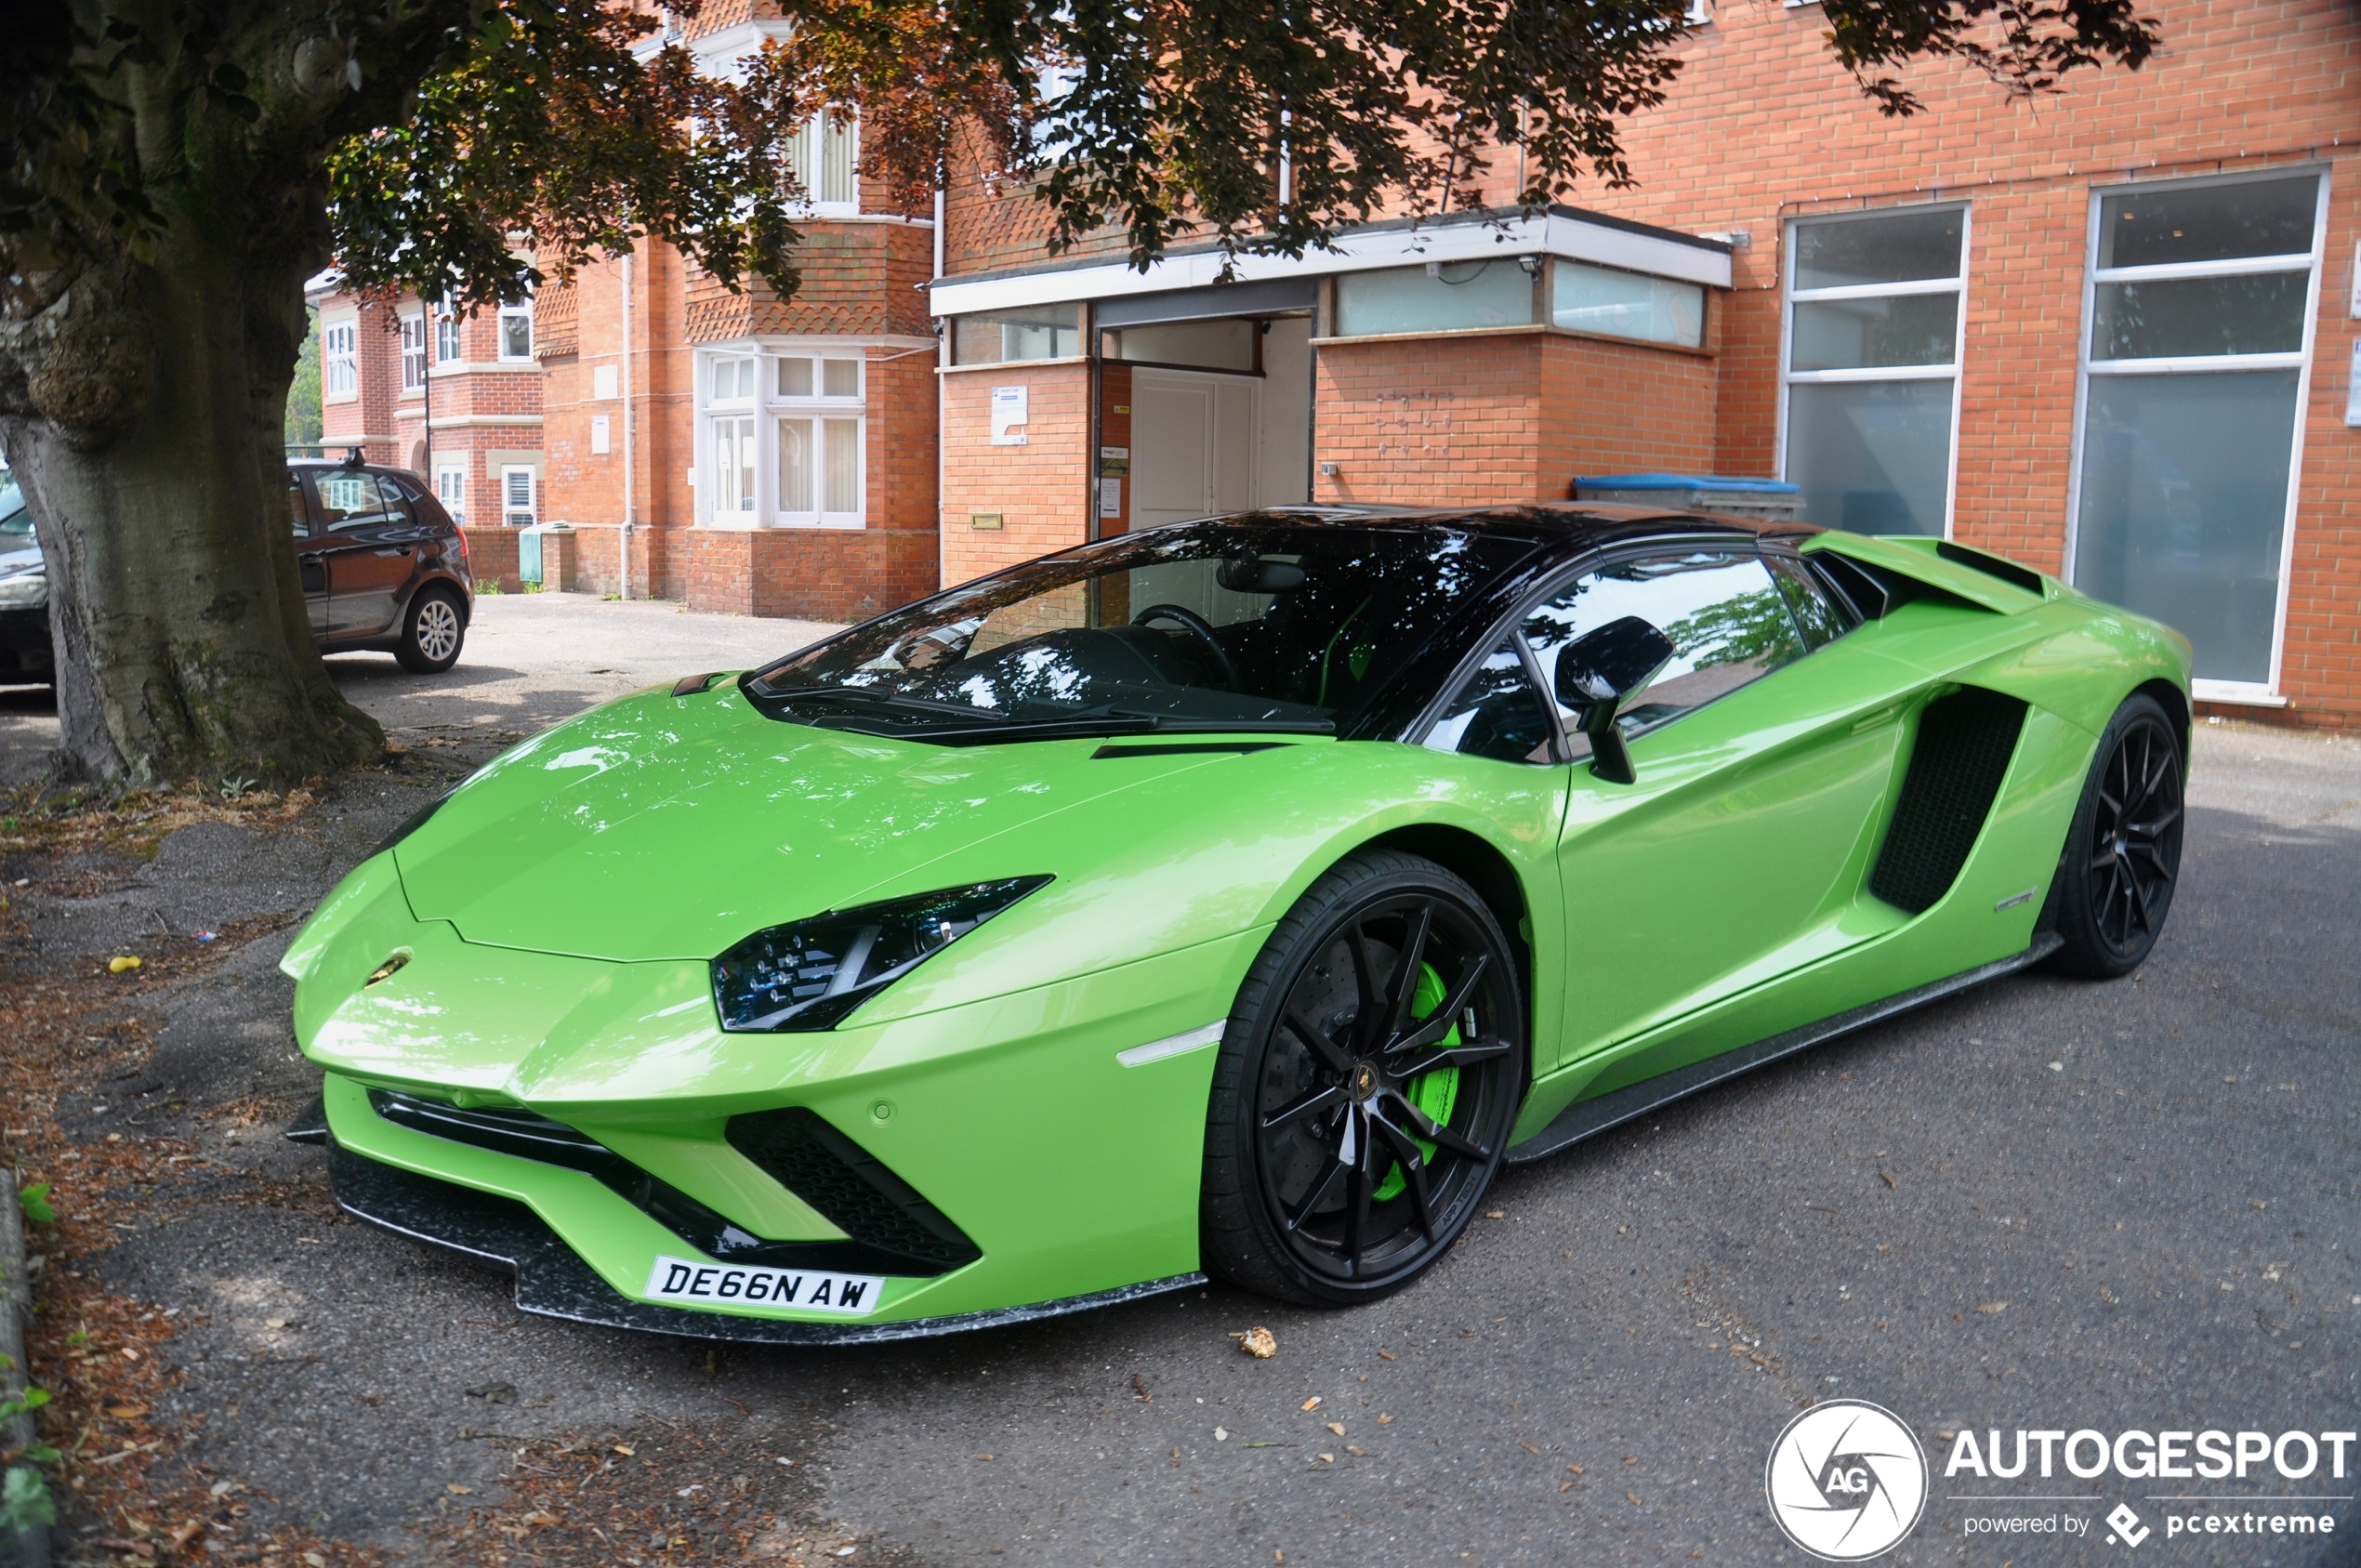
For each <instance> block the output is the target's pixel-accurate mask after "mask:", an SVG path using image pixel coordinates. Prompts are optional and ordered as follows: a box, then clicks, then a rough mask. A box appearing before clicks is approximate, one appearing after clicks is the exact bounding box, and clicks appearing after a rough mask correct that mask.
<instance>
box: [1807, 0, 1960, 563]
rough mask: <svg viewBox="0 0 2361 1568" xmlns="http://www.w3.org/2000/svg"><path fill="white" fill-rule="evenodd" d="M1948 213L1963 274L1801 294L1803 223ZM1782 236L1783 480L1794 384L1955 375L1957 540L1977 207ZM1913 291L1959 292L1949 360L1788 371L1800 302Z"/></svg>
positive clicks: (1950, 498)
mask: <svg viewBox="0 0 2361 1568" xmlns="http://www.w3.org/2000/svg"><path fill="white" fill-rule="evenodd" d="M1800 3H1801V0H1788V4H1790V5H1796V4H1800ZM1946 210H1948V211H1956V212H1957V213H1959V275H1958V276H1957V277H1953V278H1919V279H1917V280H1914V281H1912V282H1910V283H1853V284H1848V285H1846V286H1845V287H1842V288H1814V289H1806V290H1804V291H1803V293H1802V294H1801V296H1798V294H1797V293H1796V286H1795V257H1796V231H1797V230H1798V229H1799V228H1804V227H1810V226H1812V225H1815V224H1822V223H1861V222H1868V221H1872V220H1875V219H1877V218H1880V217H1904V216H1906V215H1910V214H1914V213H1919V212H1940V211H1946ZM1781 238H1782V239H1783V240H1784V241H1785V242H1786V244H1785V249H1786V254H1785V255H1784V256H1782V257H1780V258H1779V293H1780V304H1779V412H1778V438H1777V445H1778V472H1779V478H1780V479H1781V480H1782V481H1785V480H1786V479H1787V401H1788V389H1790V388H1792V387H1798V386H1811V385H1813V384H1814V383H1826V382H1836V381H1935V380H1940V379H1941V378H1942V377H1944V376H1949V377H1950V378H1951V443H1950V452H1951V455H1950V460H1949V462H1948V463H1947V464H1946V469H1945V472H1944V476H1943V537H1944V538H1946V539H1948V538H1950V537H1951V529H1952V523H1953V520H1954V514H1955V513H1956V511H1957V509H1958V507H1959V403H1960V393H1959V389H1960V386H1961V384H1962V383H1963V382H1964V381H1965V380H1966V379H1967V359H1968V274H1969V271H1970V270H1971V268H1972V263H1973V260H1974V257H1975V213H1974V209H1973V207H1972V205H1971V204H1969V203H1966V202H1912V203H1909V204H1906V205H1902V206H1887V207H1868V208H1865V209H1863V210H1862V211H1859V212H1847V213H1819V214H1811V215H1806V216H1804V217H1791V218H1789V219H1787V232H1786V233H1785V234H1784V235H1782V236H1781ZM1906 294H1957V295H1958V296H1959V318H1958V328H1957V333H1956V336H1954V338H1953V341H1952V345H1951V362H1950V363H1949V364H1912V365H1865V366H1862V367H1861V368H1859V369H1855V370H1802V371H1799V370H1794V369H1791V368H1789V367H1790V366H1791V365H1792V364H1793V362H1794V357H1795V308H1796V306H1797V304H1798V303H1799V301H1800V303H1802V304H1806V305H1810V304H1814V303H1815V302H1819V301H1837V300H1845V299H1887V298H1893V297H1894V296H1900V295H1906Z"/></svg>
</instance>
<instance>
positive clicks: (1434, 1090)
mask: <svg viewBox="0 0 2361 1568" xmlns="http://www.w3.org/2000/svg"><path fill="white" fill-rule="evenodd" d="M1445 995H1447V993H1446V992H1445V991H1444V984H1443V977H1442V976H1441V975H1439V974H1437V973H1435V972H1434V966H1433V965H1432V964H1422V965H1420V966H1419V968H1418V990H1417V991H1416V992H1415V993H1413V994H1412V995H1411V997H1410V1016H1411V1017H1412V1018H1425V1017H1427V1016H1428V1015H1429V1014H1431V1013H1432V1012H1433V1011H1434V1009H1435V1008H1439V1007H1441V1006H1443V998H1444V996H1445ZM1458 1044H1459V1026H1458V1025H1457V1024H1456V1023H1455V1024H1453V1025H1452V1026H1451V1032H1450V1033H1449V1034H1445V1035H1444V1037H1443V1040H1442V1044H1441V1046H1440V1048H1441V1049H1443V1050H1454V1049H1457V1047H1458ZM1407 1091H1408V1094H1409V1097H1410V1103H1411V1104H1413V1105H1415V1106H1417V1107H1418V1109H1419V1110H1421V1111H1424V1112H1425V1113H1427V1114H1428V1115H1429V1116H1430V1117H1431V1118H1432V1119H1433V1120H1435V1121H1438V1122H1448V1121H1450V1120H1451V1107H1452V1106H1453V1105H1454V1104H1456V1103H1457V1100H1458V1098H1459V1070H1458V1069H1457V1067H1438V1068H1436V1069H1435V1070H1434V1071H1433V1072H1431V1073H1421V1074H1418V1076H1417V1077H1415V1078H1413V1079H1411V1080H1410V1082H1409V1084H1408V1086H1407ZM1379 1141H1380V1144H1382V1141H1383V1140H1379ZM1410 1141H1411V1142H1413V1143H1415V1144H1417V1145H1418V1153H1419V1155H1420V1157H1421V1158H1424V1159H1429V1160H1431V1159H1433V1158H1434V1145H1433V1144H1431V1143H1430V1142H1428V1141H1427V1140H1425V1139H1423V1138H1420V1137H1419V1136H1418V1134H1417V1133H1416V1132H1413V1133H1411V1134H1410ZM1408 1185H1409V1179H1407V1178H1406V1177H1405V1176H1404V1175H1403V1173H1402V1166H1401V1162H1399V1161H1398V1160H1397V1161H1396V1162H1395V1163H1394V1166H1393V1168H1392V1169H1391V1170H1389V1171H1387V1172H1386V1178H1385V1179H1384V1180H1383V1181H1380V1182H1378V1188H1377V1191H1376V1192H1371V1193H1370V1194H1369V1197H1370V1199H1371V1201H1372V1202H1375V1203H1383V1202H1385V1201H1386V1200H1387V1199H1388V1198H1391V1197H1393V1196H1395V1195H1396V1194H1398V1193H1399V1192H1401V1191H1402V1190H1403V1189H1404V1188H1405V1187H1406V1186H1408Z"/></svg>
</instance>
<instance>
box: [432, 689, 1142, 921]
mask: <svg viewBox="0 0 2361 1568" xmlns="http://www.w3.org/2000/svg"><path fill="white" fill-rule="evenodd" d="M1094 749H1096V747H1095V746H1094V745H1093V744H1090V743H1088V742H1065V743H1057V744H1018V745H979V746H963V747H957V746H937V745H923V744H915V743H912V742H908V741H901V740H884V739H877V738H874V737H870V736H865V735H859V734H851V733H847V732H845V731H835V730H824V729H817V728H813V727H811V726H809V725H802V724H791V723H781V722H777V721H774V720H772V719H769V718H764V717H762V716H761V715H760V714H758V713H757V712H755V711H754V710H753V708H752V707H751V705H749V704H748V703H747V702H746V700H745V697H744V696H743V695H741V694H740V693H739V692H737V690H736V689H735V688H734V686H725V687H723V688H722V689H721V690H719V691H718V692H707V693H700V694H698V695H695V696H692V697H686V698H676V697H672V696H670V695H668V694H666V693H664V692H648V693H643V694H641V695H640V696H637V697H631V698H627V699H625V700H623V701H621V702H618V703H614V704H612V705H608V706H606V707H603V708H600V709H597V710H596V711H594V712H591V713H588V714H586V715H584V716H583V717H581V718H576V719H574V720H573V721H572V722H570V723H566V724H562V725H560V726H559V727H558V728H556V729H554V730H551V731H548V732H547V733H546V734H543V735H540V736H537V737H536V738H534V740H532V741H529V742H527V743H526V744H523V745H521V746H519V747H518V748H517V749H515V750H514V751H511V752H508V754H506V755H505V756H503V757H501V758H499V759H497V760H496V761H495V762H493V763H492V764H491V765H490V766H488V767H486V768H485V769H484V770H483V771H481V772H480V773H478V774H477V775H475V776H474V777H473V778H471V779H469V780H468V782H467V783H466V784H462V785H461V786H460V787H459V788H458V790H457V791H455V793H454V794H453V795H452V796H451V797H450V798H449V799H448V800H447V801H446V802H445V803H444V804H443V806H442V808H441V810H437V811H436V812H435V813H434V815H433V816H432V817H431V818H429V820H428V821H427V822H426V824H424V825H423V826H421V827H419V828H418V829H417V830H416V831H415V832H414V833H412V834H411V835H410V836H409V837H406V838H404V839H402V841H401V843H400V844H399V845H398V846H397V847H396V848H395V850H394V859H395V862H396V863H397V864H398V866H399V867H400V872H401V879H402V890H403V892H404V894H405V895H406V897H407V899H408V902H409V905H410V909H411V912H412V914H414V915H415V916H416V917H417V918H419V919H421V920H442V921H448V922H449V923H450V924H451V926H452V927H453V929H455V930H456V931H457V933H458V934H459V936H460V937H461V938H462V939H463V940H465V941H467V942H473V943H480V944H489V945H495V946H502V947H516V948H526V949H532V950H534V951H539V952H546V953H559V954H568V955H576V956H580V957H588V958H607V959H618V960H645V959H679V958H694V959H705V958H710V957H711V956H713V955H715V954H717V953H719V952H721V951H722V950H724V949H725V948H727V947H729V946H730V945H731V944H732V943H733V942H737V941H738V940H739V939H740V938H742V937H745V935H746V934H747V933H749V932H751V931H754V930H758V929H761V928H763V927H765V926H770V925H775V924H778V923H780V922H783V921H787V920H793V919H798V918H800V917H802V916H809V915H813V914H817V913H819V912H820V911H822V910H826V909H835V908H843V907H845V906H847V905H849V904H854V903H861V902H863V898H864V894H866V893H868V892H869V891H870V890H871V889H884V888H887V887H889V885H890V886H891V887H892V888H893V889H894V890H895V891H909V890H912V889H913V888H914V887H916V886H918V885H922V884H923V883H924V877H923V875H922V872H923V868H924V867H926V866H927V865H929V864H930V863H933V862H936V861H939V860H943V859H944V858H945V857H948V856H955V855H957V856H960V858H961V863H962V867H963V868H968V867H972V866H973V865H974V864H975V863H976V858H975V857H974V856H973V855H970V854H963V853H962V852H963V851H969V850H974V849H976V847H977V846H979V845H982V844H983V843H985V842H986V841H987V840H990V839H992V838H994V837H997V836H999V835H1002V834H1006V833H1008V832H1009V830H1011V829H1013V828H1018V827H1022V826H1027V825H1030V824H1037V823H1039V822H1040V821H1041V819H1043V818H1044V817H1048V816H1050V815H1053V814H1055V813H1058V812H1062V811H1066V810H1072V809H1073V808H1075V807H1076V806H1078V805H1081V804H1083V803H1085V802H1087V801H1090V800H1093V799H1096V798H1098V797H1103V796H1107V795H1110V794H1114V793H1116V792H1118V791H1120V790H1123V789H1125V788H1127V787H1129V786H1132V785H1136V784H1140V783H1141V782H1143V780H1144V778H1145V777H1146V776H1147V775H1148V774H1149V773H1152V772H1157V771H1162V770H1140V769H1127V768H1119V767H1118V768H1110V767H1108V766H1107V765H1106V764H1104V763H1100V764H1098V765H1096V766H1093V765H1092V763H1091V762H1090V760H1089V758H1090V753H1091V752H1092V751H1093V750H1094ZM1037 842H1038V840H1037V839H1035V843H1037ZM1054 869H1055V868H1053V867H1049V866H1035V865H1032V864H1026V865H1022V866H1011V867H1009V868H1007V870H1006V872H1005V873H1000V872H996V873H995V874H996V875H999V874H1007V875H1024V874H1028V873H1037V872H1051V871H1054ZM945 876H952V873H951V871H950V870H949V868H946V870H945ZM952 879H953V880H959V879H961V878H960V877H958V876H952ZM880 896H883V895H880Z"/></svg>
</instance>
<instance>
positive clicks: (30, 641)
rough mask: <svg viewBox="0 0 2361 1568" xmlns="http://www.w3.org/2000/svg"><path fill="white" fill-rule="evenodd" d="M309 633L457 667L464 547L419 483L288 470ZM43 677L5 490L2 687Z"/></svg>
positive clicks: (28, 567)
mask: <svg viewBox="0 0 2361 1568" xmlns="http://www.w3.org/2000/svg"><path fill="white" fill-rule="evenodd" d="M287 469H288V483H287V507H288V510H289V512H290V513H291V514H292V516H293V520H294V524H295V541H296V560H297V569H298V571H299V572H300V573H301V575H302V578H303V598H304V603H305V605H306V606H307V607H308V608H309V609H310V613H311V635H312V639H313V640H315V641H316V642H317V643H318V644H319V647H320V651H321V652H323V653H341V652H350V651H354V650H363V649H381V650H383V651H384V652H389V653H391V654H392V655H393V656H394V657H395V658H396V659H397V660H399V661H401V664H402V668H404V669H407V670H413V671H415V672H416V673H418V674H420V675H438V674H440V673H442V671H444V670H447V669H449V668H450V667H451V666H452V665H455V664H456V663H458V661H459V648H460V645H461V644H462V643H463V642H465V641H466V640H467V635H468V619H469V618H470V616H471V615H472V613H473V612H474V608H475V580H474V578H473V577H472V576H471V575H470V574H469V573H468V538H467V535H466V534H462V533H461V532H460V531H459V527H458V524H456V523H455V522H453V521H452V520H451V515H450V514H449V513H448V512H445V511H444V510H443V509H442V503H441V502H439V501H437V500H436V499H435V498H434V496H433V495H432V494H430V493H429V491H428V489H427V487H426V484H425V482H424V481H421V480H420V479H419V478H418V476H417V475H415V474H414V473H411V472H409V471H408V470H407V469H404V468H378V467H376V466H375V465H372V464H364V463H350V462H347V463H333V462H326V461H322V460H319V459H311V460H297V461H295V462H292V463H289V464H288V465H287ZM49 678H50V645H49V595H48V578H47V575H46V570H45V564H44V562H43V560H42V556H41V547H40V546H39V545H38V544H37V543H36V542H35V541H34V539H33V517H32V514H31V513H30V512H28V511H27V510H26V509H25V504H24V497H23V495H22V494H20V492H19V491H18V490H17V489H16V487H15V486H13V485H11V486H7V487H5V488H0V683H6V682H9V681H17V682H23V681H46V680H47V679H49Z"/></svg>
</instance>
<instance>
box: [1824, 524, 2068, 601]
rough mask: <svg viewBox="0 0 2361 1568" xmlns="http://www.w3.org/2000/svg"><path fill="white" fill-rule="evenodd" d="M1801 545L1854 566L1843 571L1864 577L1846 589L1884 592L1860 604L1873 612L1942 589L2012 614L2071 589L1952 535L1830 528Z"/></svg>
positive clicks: (1941, 592) (1943, 593)
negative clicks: (1876, 601)
mask: <svg viewBox="0 0 2361 1568" xmlns="http://www.w3.org/2000/svg"><path fill="white" fill-rule="evenodd" d="M1800 549H1802V550H1803V551H1804V552H1805V553H1806V554H1823V553H1825V554H1828V555H1833V556H1836V557H1838V558H1840V563H1841V564H1840V566H1839V568H1838V570H1839V571H1840V572H1843V569H1844V568H1852V569H1853V571H1852V572H1851V573H1845V574H1846V575H1847V576H1853V575H1857V576H1859V577H1860V578H1861V579H1863V581H1862V582H1861V583H1859V584H1857V585H1856V584H1853V583H1848V584H1847V591H1848V592H1852V593H1853V596H1854V597H1855V598H1856V599H1859V598H1868V599H1878V598H1880V597H1882V598H1883V600H1885V602H1884V604H1883V605H1882V606H1881V607H1873V606H1872V605H1869V604H1864V605H1862V606H1861V608H1862V609H1863V611H1865V612H1866V613H1872V614H1882V613H1884V612H1885V610H1887V609H1891V608H1893V606H1894V605H1896V604H1899V603H1901V602H1902V601H1904V600H1909V599H1918V598H1929V597H1934V596H1938V595H1939V596H1941V597H1944V598H1947V599H1953V600H1964V601H1966V602H1967V603H1970V604H1972V605H1975V606H1977V607H1979V608H1981V609H1985V610H1991V611H1996V612H1998V613H2000V614H2003V615H2014V614H2018V613H2023V612H2025V611H2027V610H2031V609H2033V608H2035V607H2036V606H2038V605H2039V604H2042V603H2044V602H2046V601H2047V600H2050V599H2051V598H2054V597H2056V596H2057V595H2059V594H2062V593H2070V592H2072V591H2073V590H2071V589H2069V588H2067V587H2066V586H2065V585H2064V584H2063V583H2060V582H2058V581H2056V580H2055V579H2054V578H2050V577H2044V576H2043V575H2042V574H2041V573H2038V572H2036V571H2034V570H2033V569H2032V568H2031V567H2027V566H2020V565H2018V564H2017V563H2016V562H2015V561H2013V560H2009V559H2008V558H2007V557H2005V556H1997V555H1992V554H1990V553H1988V552H1986V551H1984V550H1979V549H1973V548H1971V547H1968V546H1966V545H1955V544H1953V543H1952V542H1951V541H1950V540H1948V539H1928V538H1924V537H1920V536H1919V535H1915V534H1912V535H1903V536H1886V537H1880V538H1871V537H1869V536H1867V535H1865V534H1843V533H1839V532H1837V531H1835V530H1833V529H1831V530H1829V531H1828V532H1827V533H1823V534H1814V535H1813V536H1812V537H1811V538H1810V539H1807V540H1805V541H1804V542H1803V543H1802V545H1801V546H1800ZM1897 579H1898V581H1897ZM1856 589H1857V590H1858V591H1856ZM1928 590H1932V594H1930V593H1929V592H1928Z"/></svg>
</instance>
